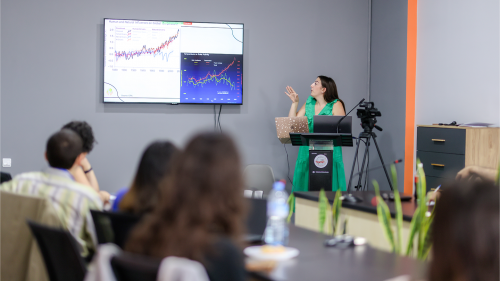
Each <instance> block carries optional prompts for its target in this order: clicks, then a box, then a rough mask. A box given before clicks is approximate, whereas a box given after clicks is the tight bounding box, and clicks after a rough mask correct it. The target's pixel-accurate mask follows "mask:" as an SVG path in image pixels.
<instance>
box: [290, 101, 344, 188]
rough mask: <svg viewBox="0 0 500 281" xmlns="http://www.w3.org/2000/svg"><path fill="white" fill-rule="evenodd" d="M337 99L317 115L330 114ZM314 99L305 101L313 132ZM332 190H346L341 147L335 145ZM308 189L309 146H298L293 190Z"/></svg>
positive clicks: (309, 123)
mask: <svg viewBox="0 0 500 281" xmlns="http://www.w3.org/2000/svg"><path fill="white" fill-rule="evenodd" d="M337 101H338V100H334V101H332V102H330V103H327V104H326V105H325V107H324V108H323V109H322V110H321V112H320V113H319V114H318V115H332V108H333V105H334V104H335V103H336V102H337ZM315 105H316V99H315V98H313V97H311V96H309V98H308V99H307V101H306V116H307V121H308V125H309V132H310V133H314V124H313V116H314V113H315V112H314V111H315V110H314V107H315ZM332 162H333V163H332V164H333V165H332V170H333V171H332V190H333V191H336V190H337V189H339V187H340V189H341V190H342V191H345V190H346V183H345V173H344V162H343V161H342V147H339V146H335V147H334V148H333V157H332ZM308 190H309V147H308V146H301V147H300V148H299V155H298V156H297V163H296V164H295V172H294V173H293V189H292V192H293V191H308Z"/></svg>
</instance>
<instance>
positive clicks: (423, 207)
mask: <svg viewBox="0 0 500 281" xmlns="http://www.w3.org/2000/svg"><path fill="white" fill-rule="evenodd" d="M417 173H418V191H419V195H418V199H419V202H418V206H419V212H418V214H417V215H418V216H419V220H420V222H421V223H420V224H419V226H418V227H419V229H418V248H417V249H418V252H417V256H418V257H420V256H422V255H423V253H422V250H423V245H424V236H425V235H424V233H423V226H424V224H423V221H424V219H425V213H426V211H427V196H426V194H425V190H426V185H427V184H426V180H425V173H424V168H423V165H422V163H421V162H420V159H417ZM413 216H415V214H414V215H413Z"/></svg>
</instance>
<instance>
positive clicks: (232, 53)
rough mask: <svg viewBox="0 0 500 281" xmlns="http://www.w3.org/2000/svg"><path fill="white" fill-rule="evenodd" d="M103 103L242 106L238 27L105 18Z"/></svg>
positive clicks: (240, 35)
mask: <svg viewBox="0 0 500 281" xmlns="http://www.w3.org/2000/svg"><path fill="white" fill-rule="evenodd" d="M103 96H104V102H105V103H197V104H207V103H208V104H242V103H243V24H234V23H201V22H178V21H175V22H172V21H152V20H126V19H104V92H103Z"/></svg>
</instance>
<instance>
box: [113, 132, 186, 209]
mask: <svg viewBox="0 0 500 281" xmlns="http://www.w3.org/2000/svg"><path fill="white" fill-rule="evenodd" d="M177 153H179V150H178V149H177V147H176V146H175V145H173V144H172V143H171V142H168V141H157V142H153V143H151V144H150V145H149V146H148V147H147V148H146V150H144V153H143V154H142V157H141V160H140V162H139V166H138V167H137V172H136V174H135V178H134V181H133V182H132V185H131V186H130V190H129V191H128V192H127V193H126V194H125V195H124V197H123V199H122V201H121V202H120V205H119V206H118V207H119V209H120V210H121V211H125V212H129V213H134V214H144V213H147V212H150V211H152V210H153V209H154V207H155V206H156V204H157V202H158V198H159V196H160V194H159V185H160V181H161V180H162V179H163V178H164V177H165V176H166V175H168V174H169V172H170V170H171V167H172V158H174V156H175V155H176V154H177Z"/></svg>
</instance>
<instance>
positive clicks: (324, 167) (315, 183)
mask: <svg viewBox="0 0 500 281" xmlns="http://www.w3.org/2000/svg"><path fill="white" fill-rule="evenodd" d="M290 140H291V141H292V145H293V146H309V191H319V190H321V189H324V190H331V188H332V173H333V170H332V168H333V165H332V156H333V147H334V146H351V147H352V146H353V141H352V133H351V132H350V130H349V132H348V133H347V132H345V133H290Z"/></svg>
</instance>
